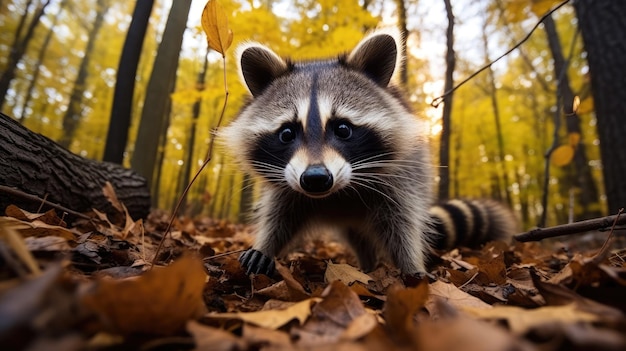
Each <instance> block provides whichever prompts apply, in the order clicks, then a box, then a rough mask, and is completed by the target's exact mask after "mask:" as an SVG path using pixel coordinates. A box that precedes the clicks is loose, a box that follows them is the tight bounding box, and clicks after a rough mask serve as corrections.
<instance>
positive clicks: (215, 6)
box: [201, 0, 233, 56]
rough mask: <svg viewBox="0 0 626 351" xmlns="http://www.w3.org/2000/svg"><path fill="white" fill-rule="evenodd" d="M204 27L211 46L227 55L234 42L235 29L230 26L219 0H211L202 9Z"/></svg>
mask: <svg viewBox="0 0 626 351" xmlns="http://www.w3.org/2000/svg"><path fill="white" fill-rule="evenodd" d="M201 23H202V29H204V32H205V33H206V36H207V42H208V43H209V47H210V48H211V49H213V50H215V51H217V52H219V53H220V54H222V56H223V55H225V54H226V50H228V48H229V47H230V44H232V42H233V31H232V30H230V28H228V17H226V13H225V12H224V9H222V7H221V6H220V4H219V3H218V2H217V0H209V1H208V2H207V3H206V6H204V10H203V11H202V19H201Z"/></svg>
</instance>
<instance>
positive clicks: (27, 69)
mask: <svg viewBox="0 0 626 351" xmlns="http://www.w3.org/2000/svg"><path fill="white" fill-rule="evenodd" d="M205 3H206V1H203V0H202V1H201V0H193V1H191V0H176V1H149V0H139V1H138V2H137V3H135V2H127V1H113V0H82V1H76V0H21V1H19V0H14V1H8V0H0V23H1V27H2V30H1V31H0V73H1V74H2V78H1V79H0V80H1V82H0V83H3V82H4V83H6V84H5V85H6V89H4V91H3V90H0V99H1V100H0V101H1V103H0V106H1V110H2V112H4V113H6V114H8V115H10V116H13V117H14V118H15V119H16V120H18V121H19V122H20V123H22V124H23V125H25V126H26V127H27V128H29V129H31V130H33V131H35V132H38V133H41V134H44V135H46V136H48V137H50V138H51V139H53V140H55V141H57V142H58V143H59V144H61V145H62V146H64V147H67V148H68V149H69V150H71V151H72V152H74V153H77V154H79V155H81V156H84V157H88V158H92V159H96V160H102V159H105V160H108V161H111V160H113V161H114V158H115V157H113V158H112V156H110V155H107V154H106V152H105V149H106V146H107V145H106V144H107V132H109V131H110V123H111V121H112V116H113V117H115V116H116V113H112V105H113V100H114V91H115V86H116V75H117V72H118V67H123V66H124V65H125V64H126V63H124V62H121V61H120V57H121V53H122V47H123V45H124V42H125V40H126V37H127V34H128V32H129V25H130V23H131V20H132V19H133V11H134V10H135V5H137V7H139V6H140V5H143V6H144V7H146V5H150V7H151V11H149V12H148V13H149V14H150V16H149V18H148V17H147V18H148V27H147V31H146V33H145V39H144V40H143V46H142V47H141V56H140V60H139V65H138V69H137V74H136V79H135V86H134V92H133V104H132V109H131V120H130V127H129V128H127V132H128V133H127V136H122V137H121V138H118V139H113V140H112V139H109V141H108V143H109V146H110V145H113V144H116V145H123V146H125V148H124V150H123V153H120V156H119V157H120V159H121V161H122V163H123V164H124V165H125V166H127V167H132V168H134V169H136V170H137V171H138V172H139V173H140V174H142V175H144V176H145V177H146V178H147V179H148V181H149V184H150V185H151V188H152V196H153V205H154V207H157V208H162V209H171V208H172V207H173V206H174V202H175V201H176V200H177V198H178V197H179V196H180V194H181V193H182V190H183V189H184V187H185V186H186V185H187V183H188V182H189V179H190V178H191V176H192V175H193V173H194V172H195V171H196V170H197V169H198V168H199V167H200V165H201V164H202V162H203V160H204V156H205V154H206V152H207V149H208V144H209V140H210V136H211V129H212V127H214V126H215V125H216V123H217V120H218V118H219V115H220V112H221V109H222V104H223V101H224V87H223V74H222V69H223V67H222V65H223V64H222V61H221V55H219V54H218V53H216V52H214V51H210V50H208V49H207V44H206V39H205V37H204V34H203V33H202V29H201V28H200V16H201V12H202V7H203V6H204V4H205ZM558 3H559V2H558V1H549V0H541V1H537V0H535V1H530V0H479V1H458V0H457V1H423V0H422V1H418V0H413V1H411V0H405V1H400V0H394V1H390V0H387V1H384V0H338V1H329V0H322V1H310V0H295V1H286V0H277V1H271V0H270V1H261V0H258V1H257V0H251V1H243V0H221V1H220V4H221V5H222V7H224V8H225V9H226V12H227V13H228V15H229V23H230V28H232V29H233V32H234V42H233V45H232V47H235V46H236V45H237V44H238V43H240V42H242V41H246V40H255V41H259V42H262V43H265V44H266V45H268V46H270V47H272V48H273V49H274V50H275V51H276V52H278V53H279V54H281V55H283V56H290V57H293V58H295V59H306V58H313V57H323V56H332V55H335V54H337V53H340V52H345V51H348V50H350V49H351V48H352V47H353V46H354V45H355V44H356V43H357V42H358V41H359V40H360V39H361V38H362V36H363V34H364V33H365V32H367V31H368V30H371V29H373V28H376V27H378V26H384V25H387V26H389V25H396V26H399V27H400V28H401V30H403V31H406V34H407V48H406V50H407V60H406V71H403V72H401V75H400V79H401V84H403V85H405V88H406V91H407V93H408V94H407V95H408V97H409V99H410V102H411V103H412V105H413V107H414V109H415V111H416V115H417V116H419V118H424V119H427V120H428V121H429V122H430V124H431V129H430V131H431V135H430V137H431V139H432V150H433V155H434V156H435V157H434V159H433V162H434V163H435V164H437V165H439V164H447V165H448V167H447V168H446V170H447V172H448V173H449V180H448V181H445V178H444V177H445V176H440V177H438V180H441V179H444V181H443V182H440V183H443V184H445V186H440V191H439V192H440V193H442V190H441V189H442V188H443V189H445V191H443V194H444V195H445V196H449V197H489V198H495V199H499V200H502V201H504V202H507V203H509V204H510V205H511V206H512V208H514V209H515V211H516V212H517V214H518V215H519V218H520V219H521V220H522V221H523V223H524V225H525V226H526V227H532V226H536V225H538V224H543V225H554V224H560V223H566V222H570V221H573V220H580V219H584V218H591V217H596V216H600V215H603V214H606V213H607V203H606V202H607V201H606V195H605V192H604V186H603V174H602V163H601V157H600V149H599V145H600V142H599V138H598V133H597V128H596V124H597V123H596V122H597V121H596V116H595V111H594V103H593V99H592V94H591V87H590V78H589V67H588V63H587V60H586V58H587V56H586V53H585V51H584V46H583V43H582V38H581V35H579V32H578V26H577V23H578V22H577V18H576V12H575V11H574V7H573V6H571V4H568V5H566V6H563V7H561V8H559V9H558V10H557V11H555V12H554V13H553V14H552V15H551V16H549V17H546V18H545V20H544V22H543V24H542V25H541V26H540V27H539V29H538V30H537V31H535V32H534V33H533V34H532V35H531V36H530V38H529V39H528V40H527V41H526V42H525V43H524V44H523V45H520V46H518V47H517V48H516V50H514V51H513V52H512V53H511V54H510V55H508V56H506V57H505V58H503V59H502V60H500V61H499V62H498V63H497V64H495V65H492V66H490V67H489V68H488V69H486V70H485V71H483V72H482V73H480V74H479V75H477V76H475V77H474V78H473V79H471V80H470V81H469V82H468V83H466V84H464V85H463V86H461V87H460V88H459V89H457V90H455V91H454V95H453V102H452V103H450V102H448V104H447V105H448V107H451V109H450V110H449V111H448V112H449V120H450V124H449V128H447V127H445V125H442V116H443V114H444V113H445V108H442V107H439V108H434V107H432V106H431V105H430V102H431V101H433V99H435V98H436V97H438V96H440V95H441V94H442V93H443V91H444V85H445V76H446V68H448V70H447V72H448V73H451V72H452V71H451V68H453V73H452V75H451V76H450V77H451V78H452V81H453V82H455V83H458V82H459V81H461V80H462V79H464V78H466V77H468V76H470V75H471V74H472V73H474V72H475V71H476V70H478V69H479V68H480V67H482V66H484V65H485V64H486V63H488V62H490V61H491V60H493V59H494V58H495V57H497V56H499V55H500V54H501V53H503V52H505V51H506V50H507V49H509V48H511V47H514V45H515V44H516V43H517V42H519V40H520V39H522V38H524V37H525V36H526V34H527V33H529V32H530V30H531V28H532V27H533V26H534V25H535V24H536V23H537V21H538V19H539V17H540V16H542V15H543V14H544V13H546V11H548V10H549V9H550V8H551V7H553V6H555V5H557V4H558ZM445 5H451V6H448V7H447V11H448V12H446V6H445ZM135 13H136V12H135ZM452 13H453V15H454V20H453V22H452V23H453V25H454V27H453V31H448V30H449V29H450V28H451V27H450V26H449V23H448V19H447V18H448V17H447V14H448V15H449V14H452ZM176 26H178V28H180V30H179V31H176V30H168V29H167V27H169V28H170V29H172V28H175V27H176ZM447 31H448V32H447ZM452 42H453V43H454V44H453V49H454V51H453V52H451V51H450V50H448V51H446V50H447V46H446V44H447V43H452ZM557 49H558V50H557ZM233 51H234V50H232V49H231V50H230V51H229V52H227V55H226V59H227V60H226V77H227V81H228V88H229V103H228V105H227V108H226V114H225V116H226V117H225V118H226V120H225V122H226V123H227V122H228V120H229V119H232V118H233V117H234V116H235V115H236V112H237V110H238V109H239V108H240V106H241V104H242V103H243V102H244V101H245V97H246V95H247V92H246V90H245V88H244V87H243V86H242V85H241V84H240V83H239V80H238V76H237V72H236V65H235V62H234V58H233ZM559 52H560V54H559ZM450 54H452V56H450ZM160 55H163V56H165V55H170V56H174V58H173V59H171V60H170V61H167V62H169V63H167V66H165V67H160V66H159V65H158V64H157V62H158V61H159V56H160ZM446 55H448V59H446ZM559 55H560V56H559ZM450 57H454V59H455V60H454V61H452V62H454V65H453V67H451V64H450V63H451V61H450ZM555 59H556V60H555ZM172 62H173V64H172ZM13 66H14V67H13ZM562 67H566V70H565V71H563V69H562ZM11 71H12V72H13V76H12V77H10V74H9V73H10V72H11ZM562 71H563V72H564V73H560V72H562ZM559 77H564V78H567V85H568V87H569V92H570V94H569V95H567V94H563V91H564V90H561V89H557V82H558V81H561V82H563V81H564V79H558V78H559ZM2 85H3V84H0V88H1V87H2ZM151 86H157V87H160V88H161V89H165V90H166V93H167V95H166V99H163V100H164V101H161V100H159V99H153V98H151V96H152V95H151V94H152V92H151V91H150V90H151ZM446 86H447V85H446ZM167 97H168V98H167ZM572 116H575V117H576V119H575V121H574V122H575V123H574V124H572V120H573V118H572ZM113 121H114V119H113ZM111 125H113V127H112V128H119V127H116V124H114V123H113V124H111ZM448 132H449V142H444V143H442V142H440V141H441V140H442V139H441V136H442V133H445V134H447V133H448ZM122 134H125V133H122ZM150 145H155V146H154V148H152V149H151V148H150ZM442 148H443V150H444V151H447V152H446V154H448V155H449V158H448V160H447V161H445V160H444V162H442V157H441V156H440V155H442V154H441V153H440V150H441V149H442ZM150 150H154V151H150ZM548 150H553V151H554V152H553V153H552V154H551V157H550V161H551V162H550V163H548V164H547V163H546V156H545V155H546V153H547V152H548ZM118 161H119V160H118ZM547 171H549V173H548V172H547ZM544 182H545V184H546V185H547V188H546V187H545V186H544ZM257 188H258V187H255V186H253V180H252V179H250V178H249V177H247V176H245V175H243V174H242V173H240V172H238V171H237V170H236V167H235V165H234V164H233V161H232V160H230V159H229V158H228V157H227V156H226V155H225V154H224V153H223V152H222V150H219V149H217V150H216V152H215V154H214V157H213V160H212V161H211V163H210V164H209V166H208V167H207V169H205V171H204V172H203V173H202V174H201V175H200V177H199V179H198V181H197V182H196V184H195V185H194V186H193V187H192V188H191V191H190V193H189V195H188V196H187V200H186V202H185V206H184V209H183V211H184V212H185V213H186V214H189V215H192V216H197V215H206V216H211V217H215V218H226V219H229V220H232V221H244V220H245V216H244V213H245V212H246V211H247V210H248V209H249V204H250V202H251V199H252V198H254V196H255V190H256V189H257ZM446 192H447V194H446ZM544 195H545V196H546V198H545V199H544ZM544 215H545V217H546V221H545V223H542V222H544V220H543V218H542V217H543V216H544Z"/></svg>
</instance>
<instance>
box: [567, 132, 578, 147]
mask: <svg viewBox="0 0 626 351" xmlns="http://www.w3.org/2000/svg"><path fill="white" fill-rule="evenodd" d="M567 139H568V140H569V144H570V145H571V146H572V147H574V148H575V147H576V145H578V143H580V133H576V132H572V133H569V134H568V135H567Z"/></svg>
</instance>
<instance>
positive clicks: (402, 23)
mask: <svg viewBox="0 0 626 351" xmlns="http://www.w3.org/2000/svg"><path fill="white" fill-rule="evenodd" d="M396 7H397V11H398V28H399V29H400V35H402V39H403V41H402V47H401V48H400V54H401V55H402V57H403V58H404V59H403V60H402V62H400V83H401V84H402V85H403V86H405V87H406V85H407V83H408V82H409V74H408V71H407V61H408V60H407V59H406V41H407V39H408V38H409V29H408V28H407V26H406V5H405V3H404V0H396Z"/></svg>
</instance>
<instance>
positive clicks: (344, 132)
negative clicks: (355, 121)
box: [335, 123, 352, 139]
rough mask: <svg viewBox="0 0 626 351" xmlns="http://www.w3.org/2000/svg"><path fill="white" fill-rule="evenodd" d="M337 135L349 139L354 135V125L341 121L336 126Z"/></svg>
mask: <svg viewBox="0 0 626 351" xmlns="http://www.w3.org/2000/svg"><path fill="white" fill-rule="evenodd" d="M335 135H336V136H337V137H338V138H340V139H348V138H350V137H351V136H352V126H351V125H349V124H348V123H339V124H337V125H336V126H335Z"/></svg>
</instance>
